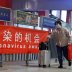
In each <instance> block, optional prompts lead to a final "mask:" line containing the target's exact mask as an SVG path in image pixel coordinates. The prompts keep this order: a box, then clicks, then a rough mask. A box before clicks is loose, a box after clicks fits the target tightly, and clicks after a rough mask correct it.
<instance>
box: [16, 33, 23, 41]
mask: <svg viewBox="0 0 72 72" xmlns="http://www.w3.org/2000/svg"><path fill="white" fill-rule="evenodd" d="M15 42H22V34H21V33H20V32H16V33H15Z"/></svg>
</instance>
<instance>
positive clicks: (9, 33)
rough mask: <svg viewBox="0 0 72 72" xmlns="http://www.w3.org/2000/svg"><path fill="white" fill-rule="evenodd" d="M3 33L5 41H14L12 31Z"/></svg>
mask: <svg viewBox="0 0 72 72" xmlns="http://www.w3.org/2000/svg"><path fill="white" fill-rule="evenodd" d="M3 34H4V35H3V41H7V42H8V41H12V34H11V32H10V31H4V32H3Z"/></svg>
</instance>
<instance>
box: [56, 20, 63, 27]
mask: <svg viewBox="0 0 72 72" xmlns="http://www.w3.org/2000/svg"><path fill="white" fill-rule="evenodd" d="M55 27H56V28H61V27H62V23H61V21H60V20H57V21H56V22H55Z"/></svg>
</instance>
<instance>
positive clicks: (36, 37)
mask: <svg viewBox="0 0 72 72" xmlns="http://www.w3.org/2000/svg"><path fill="white" fill-rule="evenodd" d="M39 38H40V37H39V35H38V34H36V35H35V36H34V43H39V40H40V39H39Z"/></svg>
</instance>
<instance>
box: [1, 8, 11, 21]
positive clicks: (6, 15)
mask: <svg viewBox="0 0 72 72" xmlns="http://www.w3.org/2000/svg"><path fill="white" fill-rule="evenodd" d="M0 20H4V21H10V9H6V8H0Z"/></svg>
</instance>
